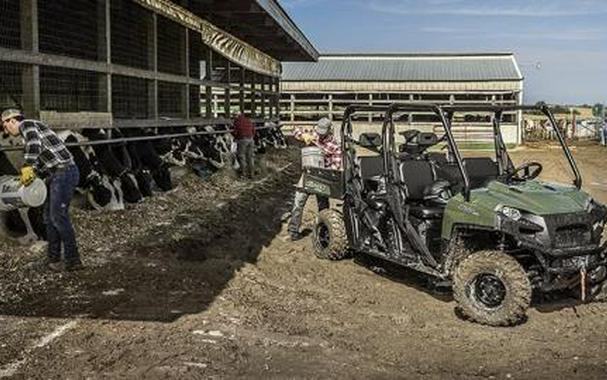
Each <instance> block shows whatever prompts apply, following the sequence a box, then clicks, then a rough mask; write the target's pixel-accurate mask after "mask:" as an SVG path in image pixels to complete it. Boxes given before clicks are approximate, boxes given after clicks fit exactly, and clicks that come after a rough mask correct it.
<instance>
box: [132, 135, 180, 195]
mask: <svg viewBox="0 0 607 380" xmlns="http://www.w3.org/2000/svg"><path fill="white" fill-rule="evenodd" d="M124 135H125V136H126V137H141V136H153V135H151V134H150V133H149V132H145V131H143V132H142V131H139V130H135V129H132V130H125V131H124ZM127 146H128V151H129V154H130V155H131V159H132V162H133V167H132V170H133V172H134V173H135V176H136V177H137V178H138V181H137V183H138V184H140V188H141V185H144V186H147V185H148V182H147V180H148V179H150V178H151V179H153V181H154V183H156V186H158V188H159V189H160V190H162V191H169V190H171V189H172V188H173V183H172V181H171V172H170V171H169V166H168V164H167V163H166V162H164V161H163V160H162V158H161V157H160V155H159V154H158V152H157V151H156V149H155V148H154V145H153V144H152V142H151V141H150V140H140V141H130V142H129V143H128V144H127ZM145 192H146V193H147V192H149V193H150V194H149V195H151V188H149V189H145Z"/></svg>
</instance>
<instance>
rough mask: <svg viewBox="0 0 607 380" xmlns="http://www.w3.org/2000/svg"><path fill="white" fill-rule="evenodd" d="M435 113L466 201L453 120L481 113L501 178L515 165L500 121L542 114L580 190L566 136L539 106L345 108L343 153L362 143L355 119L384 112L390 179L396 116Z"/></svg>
mask: <svg viewBox="0 0 607 380" xmlns="http://www.w3.org/2000/svg"><path fill="white" fill-rule="evenodd" d="M416 111H417V112H432V113H434V114H436V115H437V116H438V117H439V120H440V122H441V124H442V126H443V129H444V131H445V135H444V137H445V138H446V142H447V144H448V146H449V149H450V151H451V152H452V154H453V158H454V159H455V163H456V164H457V167H458V169H459V171H460V174H461V177H462V180H463V190H462V192H463V195H464V198H465V199H466V201H469V200H470V190H471V185H470V179H469V176H468V173H467V172H466V168H465V166H464V163H463V159H462V157H461V154H460V151H459V149H458V147H457V143H456V142H455V139H454V137H453V132H452V122H453V116H454V114H455V113H458V112H482V113H492V114H493V117H492V127H493V137H494V143H495V151H496V154H497V165H498V172H499V174H500V175H503V174H505V172H506V171H508V170H512V169H513V167H512V162H511V161H510V158H509V156H508V153H507V149H506V144H505V143H504V140H503V137H502V134H501V125H500V123H501V119H502V115H503V113H504V112H511V111H540V112H541V113H542V114H544V115H545V116H546V117H547V118H548V120H549V121H550V124H551V125H552V128H553V129H554V132H555V134H556V136H557V139H558V141H559V144H560V145H561V148H562V150H563V153H564V154H565V157H566V158H567V161H568V163H569V166H570V167H571V170H572V172H573V174H574V176H575V179H574V180H573V184H574V185H575V186H576V188H577V189H578V190H579V189H580V188H581V187H582V177H581V175H580V172H579V170H578V167H577V165H576V163H575V160H574V159H573V156H572V155H571V151H570V150H569V147H568V146H567V144H566V142H565V138H564V137H563V134H562V133H561V131H560V130H559V128H558V126H557V123H556V120H555V119H554V116H553V115H552V112H551V111H550V109H549V107H548V106H546V105H537V106H526V105H512V106H510V105H509V106H495V105H437V104H432V103H394V104H392V105H387V106H369V105H350V106H348V107H346V109H345V111H344V118H343V121H342V127H341V135H342V151H343V152H344V155H346V152H347V149H348V146H349V144H350V143H352V142H354V143H359V142H358V141H356V140H354V139H353V138H352V116H353V115H354V114H356V113H360V112H376V113H379V112H383V113H384V122H383V125H382V133H381V137H382V149H381V152H378V153H381V154H382V156H383V165H384V173H386V174H387V175H388V176H390V177H391V176H393V175H394V173H393V168H392V165H390V155H391V154H392V153H394V152H395V151H396V145H395V144H396V142H395V133H394V132H395V123H394V116H395V114H398V113H402V112H416ZM345 158H346V159H345V160H344V171H343V174H342V175H343V176H344V178H343V179H344V183H346V182H347V181H346V180H347V179H348V178H347V176H349V173H348V170H347V169H348V165H351V164H352V163H351V162H349V160H348V158H347V157H345Z"/></svg>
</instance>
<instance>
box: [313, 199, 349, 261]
mask: <svg viewBox="0 0 607 380" xmlns="http://www.w3.org/2000/svg"><path fill="white" fill-rule="evenodd" d="M313 241H314V254H316V256H318V257H320V258H321V259H329V260H341V259H343V258H345V257H347V256H348V237H347V235H346V226H345V224H344V217H343V215H342V214H341V213H339V212H338V211H336V210H332V209H327V210H322V211H321V212H320V213H319V214H318V217H317V219H316V225H315V226H314V236H313Z"/></svg>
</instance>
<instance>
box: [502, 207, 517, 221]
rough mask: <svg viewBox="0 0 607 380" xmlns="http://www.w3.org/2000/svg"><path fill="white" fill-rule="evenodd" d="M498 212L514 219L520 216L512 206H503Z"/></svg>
mask: <svg viewBox="0 0 607 380" xmlns="http://www.w3.org/2000/svg"><path fill="white" fill-rule="evenodd" d="M500 212H501V213H502V214H504V215H505V216H507V217H508V218H510V219H512V220H515V221H516V220H519V219H520V218H521V212H520V211H519V210H517V209H515V208H513V207H508V206H503V207H502V208H501V209H500Z"/></svg>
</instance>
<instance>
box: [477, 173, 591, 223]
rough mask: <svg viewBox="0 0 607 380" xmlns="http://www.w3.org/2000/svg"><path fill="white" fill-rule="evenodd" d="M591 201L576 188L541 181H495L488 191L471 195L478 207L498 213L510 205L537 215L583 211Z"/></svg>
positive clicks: (480, 191) (487, 188) (478, 190)
mask: <svg viewBox="0 0 607 380" xmlns="http://www.w3.org/2000/svg"><path fill="white" fill-rule="evenodd" d="M589 199H590V196H589V195H588V194H586V193H585V192H584V191H581V190H578V189H577V188H576V187H575V186H570V185H563V184H554V183H547V182H542V181H525V182H521V183H519V184H510V185H508V184H504V183H501V182H498V181H492V182H491V183H489V186H487V187H486V188H483V189H476V190H473V191H472V192H471V193H470V201H471V202H472V203H474V204H476V205H477V206H479V207H483V208H489V209H491V210H495V208H496V207H498V206H510V207H514V208H517V209H519V210H521V211H526V212H529V213H532V214H535V215H553V214H565V213H573V212H581V211H584V210H585V209H586V206H587V204H588V201H589Z"/></svg>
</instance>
